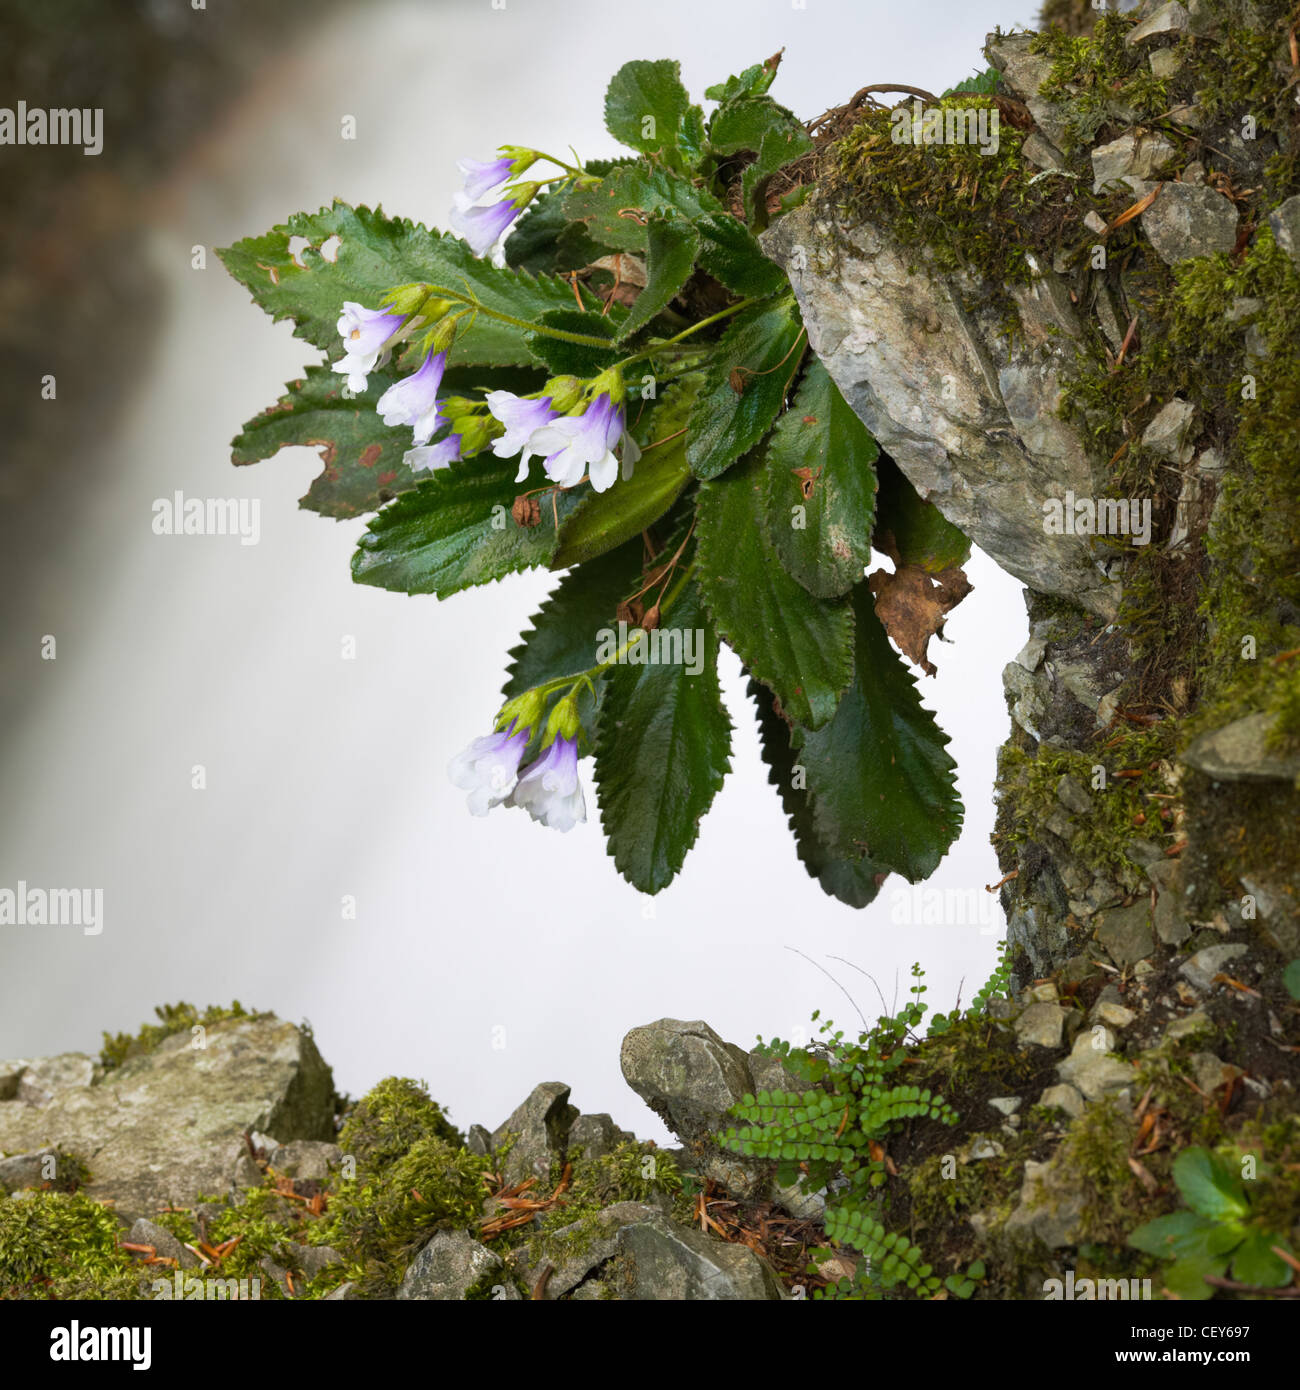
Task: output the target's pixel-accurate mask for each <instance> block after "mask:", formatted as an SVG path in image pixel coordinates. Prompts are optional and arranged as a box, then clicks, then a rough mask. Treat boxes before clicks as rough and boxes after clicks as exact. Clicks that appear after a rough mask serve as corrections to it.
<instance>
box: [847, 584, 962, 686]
mask: <svg viewBox="0 0 1300 1390" xmlns="http://www.w3.org/2000/svg"><path fill="white" fill-rule="evenodd" d="M867 584H868V585H869V586H870V589H871V592H872V594H873V595H874V596H875V600H876V616H877V617H878V618H879V619H880V621H881V622H882V623H883V624H884V626H885V631H886V632H888V633H889V635H890V637H892V638H893V639H894V641H895V642H896V643H897V644H898V647H899V650H900V651H901V652H902V653H903V654H904V655H905V656H906V657H907V658H908V660H909V661H913V662H915V663H916V665H918V666H919V667H920V668H921V670H923V671H924V672H925V673H926V675H927V676H932V675H934V673H935V670H936V667H935V665H934V663H933V662H932V661H931V660H930V659H929V656H928V654H927V648H928V647H929V645H930V638H931V637H934V636H936V635H940V636H941V635H942V633H943V625H944V622H945V620H946V618H947V616H948V614H949V613H950V612H951V611H952V610H953V609H954V608H955V607H956V606H957V605H958V604H959V603H960V602H961V601H962V599H964V598H965V597H966V595H967V594H968V593H970V591H971V583H970V581H969V580H968V579H967V578H966V574H965V572H964V571H963V570H962V569H961V568H959V567H958V566H956V565H954V566H952V567H951V568H949V569H945V570H940V571H939V572H938V574H929V573H927V572H926V571H925V570H924V569H922V568H921V566H920V565H900V566H899V567H898V568H897V569H896V570H895V571H894V572H893V573H892V574H891V573H890V572H889V571H888V570H884V569H879V570H876V571H874V572H873V573H872V574H870V575H868V577H867Z"/></svg>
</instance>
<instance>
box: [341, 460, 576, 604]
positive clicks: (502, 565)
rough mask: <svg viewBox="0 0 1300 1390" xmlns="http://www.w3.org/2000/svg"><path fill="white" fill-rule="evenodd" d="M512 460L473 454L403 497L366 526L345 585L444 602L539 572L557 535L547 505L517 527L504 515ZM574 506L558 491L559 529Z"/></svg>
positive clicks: (513, 489) (513, 486) (569, 495)
mask: <svg viewBox="0 0 1300 1390" xmlns="http://www.w3.org/2000/svg"><path fill="white" fill-rule="evenodd" d="M515 471H516V464H515V461H514V460H513V459H497V458H494V457H493V456H492V455H490V454H479V455H477V456H476V457H474V458H472V459H469V460H467V461H466V462H464V463H453V464H452V465H451V467H450V468H445V469H439V470H438V472H436V473H435V474H434V475H433V477H432V479H430V481H428V482H427V483H421V484H420V485H419V486H418V487H416V488H415V489H414V490H413V491H411V492H404V493H403V494H402V495H401V496H400V497H399V498H398V499H397V500H396V501H395V502H392V503H390V504H389V505H388V506H387V507H385V508H384V510H383V511H382V512H380V513H379V515H378V516H376V517H375V519H374V520H373V521H371V522H370V524H369V528H368V529H367V531H366V533H365V534H364V535H363V536H362V537H361V539H360V540H359V541H358V542H357V549H356V551H355V552H354V554H353V556H352V578H353V579H354V580H355V581H356V582H357V583H358V584H374V585H375V586H377V587H378V588H381V589H395V590H397V591H398V592H399V593H406V594H437V595H438V597H439V598H446V597H447V596H448V594H454V593H458V592H459V591H460V590H461V589H468V588H470V587H472V586H473V585H475V584H487V583H489V582H490V581H491V580H493V579H501V578H503V577H504V576H505V575H507V574H513V573H515V572H516V571H518V570H523V569H529V568H531V567H532V566H534V565H547V564H549V563H550V561H551V557H552V556H553V555H554V554H555V546H556V542H557V539H558V537H557V532H556V529H555V525H554V520H553V517H552V515H551V506H550V499H549V498H548V499H547V504H546V506H545V507H544V508H543V515H542V520H541V522H540V524H539V525H537V526H532V527H523V526H519V525H518V524H517V523H516V522H515V521H514V519H513V518H512V516H511V515H510V508H511V505H512V503H513V502H514V500H515V497H516V496H517V495H518V494H519V492H520V491H521V489H522V488H523V486H524V484H522V483H516V482H515ZM577 504H578V496H577V495H575V493H573V492H561V493H559V494H558V496H557V498H556V508H557V510H558V513H559V517H560V520H561V522H563V520H564V519H565V518H566V517H567V516H568V515H569V513H570V512H571V511H572V510H573V509H574V507H576V506H577Z"/></svg>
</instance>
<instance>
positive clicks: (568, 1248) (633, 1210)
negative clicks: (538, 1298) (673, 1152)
mask: <svg viewBox="0 0 1300 1390" xmlns="http://www.w3.org/2000/svg"><path fill="white" fill-rule="evenodd" d="M662 1215H663V1213H662V1212H660V1211H659V1209H658V1208H657V1207H653V1206H650V1205H648V1204H647V1203H645V1202H616V1203H615V1204H614V1205H613V1206H610V1207H605V1208H604V1210H603V1211H599V1212H597V1213H596V1215H595V1216H593V1217H590V1218H588V1219H587V1220H585V1221H575V1222H574V1223H573V1224H572V1225H569V1226H561V1227H560V1228H559V1230H557V1231H553V1232H552V1233H551V1235H550V1236H549V1237H548V1238H547V1240H546V1242H545V1244H544V1246H543V1250H542V1256H541V1258H540V1259H539V1260H538V1262H537V1263H536V1264H530V1265H527V1266H525V1269H524V1274H523V1278H524V1282H525V1284H526V1285H528V1287H530V1288H534V1287H536V1285H537V1283H538V1282H539V1281H540V1279H541V1276H542V1274H543V1272H544V1271H545V1269H546V1267H547V1266H548V1265H549V1266H550V1271H551V1272H550V1274H549V1275H548V1276H547V1279H546V1283H545V1284H544V1285H543V1299H545V1300H546V1301H554V1300H555V1299H558V1298H562V1297H563V1296H564V1295H565V1294H567V1293H571V1292H572V1291H573V1290H574V1289H576V1288H577V1287H578V1285H579V1284H581V1283H582V1282H583V1281H584V1280H585V1279H586V1278H587V1277H588V1276H589V1275H590V1274H591V1273H592V1272H593V1271H594V1270H596V1269H598V1268H599V1267H600V1266H601V1265H603V1264H604V1263H605V1261H606V1260H610V1259H613V1257H614V1256H615V1255H616V1254H617V1253H618V1248H619V1247H618V1236H619V1232H620V1231H621V1230H622V1229H623V1227H624V1226H630V1225H632V1224H634V1223H635V1222H639V1221H654V1220H657V1219H661V1218H662ZM547 1250H553V1251H554V1252H555V1256H556V1260H558V1263H553V1262H552V1261H551V1260H550V1259H548V1258H547V1257H546V1251H547Z"/></svg>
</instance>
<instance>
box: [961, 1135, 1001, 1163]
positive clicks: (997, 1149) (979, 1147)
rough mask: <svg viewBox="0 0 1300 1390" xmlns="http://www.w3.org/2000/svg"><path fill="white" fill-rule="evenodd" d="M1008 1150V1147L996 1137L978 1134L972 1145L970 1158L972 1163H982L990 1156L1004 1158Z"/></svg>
mask: <svg viewBox="0 0 1300 1390" xmlns="http://www.w3.org/2000/svg"><path fill="white" fill-rule="evenodd" d="M1006 1152H1007V1151H1006V1149H1004V1148H1003V1147H1002V1145H1001V1144H999V1143H998V1141H997V1140H996V1139H990V1138H989V1137H988V1136H987V1135H984V1134H978V1135H976V1136H975V1139H974V1140H973V1141H972V1143H971V1146H970V1160H971V1162H972V1163H980V1162H983V1161H984V1160H986V1159H990V1158H1004V1157H1005V1156H1006Z"/></svg>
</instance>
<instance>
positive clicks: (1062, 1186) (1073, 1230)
mask: <svg viewBox="0 0 1300 1390" xmlns="http://www.w3.org/2000/svg"><path fill="white" fill-rule="evenodd" d="M1082 1216H1083V1193H1082V1192H1081V1191H1080V1190H1079V1185H1078V1184H1077V1183H1073V1182H1071V1181H1069V1180H1068V1179H1067V1178H1066V1177H1065V1176H1064V1175H1063V1174H1061V1173H1060V1172H1059V1170H1058V1169H1057V1167H1056V1165H1055V1164H1054V1163H1051V1162H1048V1163H1036V1162H1035V1161H1034V1160H1033V1159H1032V1158H1031V1159H1026V1161H1025V1176H1024V1181H1023V1183H1022V1184H1021V1188H1020V1205H1019V1206H1018V1207H1017V1208H1016V1210H1015V1211H1013V1212H1012V1213H1011V1215H1010V1217H1008V1218H1007V1224H1006V1227H1005V1233H1006V1235H1007V1236H1009V1237H1012V1238H1015V1237H1017V1236H1019V1237H1021V1238H1023V1239H1030V1240H1039V1241H1042V1243H1043V1244H1044V1245H1046V1246H1047V1248H1048V1249H1049V1250H1057V1249H1060V1247H1061V1246H1063V1245H1071V1244H1073V1243H1074V1240H1075V1238H1076V1235H1077V1231H1078V1225H1079V1221H1080V1219H1081V1218H1082Z"/></svg>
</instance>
